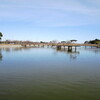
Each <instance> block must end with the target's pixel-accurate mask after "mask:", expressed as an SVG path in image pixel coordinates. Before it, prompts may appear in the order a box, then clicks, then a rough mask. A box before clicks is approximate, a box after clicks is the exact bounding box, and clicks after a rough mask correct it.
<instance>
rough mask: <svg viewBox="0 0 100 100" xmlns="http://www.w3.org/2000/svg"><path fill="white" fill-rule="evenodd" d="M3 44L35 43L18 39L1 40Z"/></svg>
mask: <svg viewBox="0 0 100 100" xmlns="http://www.w3.org/2000/svg"><path fill="white" fill-rule="evenodd" d="M1 43H2V44H23V43H25V44H29V43H34V42H33V41H18V40H5V41H1Z"/></svg>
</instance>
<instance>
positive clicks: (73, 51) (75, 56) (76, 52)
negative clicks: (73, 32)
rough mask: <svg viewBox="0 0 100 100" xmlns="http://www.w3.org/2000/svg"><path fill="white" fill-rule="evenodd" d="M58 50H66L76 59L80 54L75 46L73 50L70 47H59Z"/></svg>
mask: <svg viewBox="0 0 100 100" xmlns="http://www.w3.org/2000/svg"><path fill="white" fill-rule="evenodd" d="M56 50H57V51H58V52H65V53H67V54H69V55H70V58H71V59H76V58H77V55H79V54H80V52H79V51H76V48H73V49H71V50H69V49H68V48H60V49H58V48H57V49H56Z"/></svg>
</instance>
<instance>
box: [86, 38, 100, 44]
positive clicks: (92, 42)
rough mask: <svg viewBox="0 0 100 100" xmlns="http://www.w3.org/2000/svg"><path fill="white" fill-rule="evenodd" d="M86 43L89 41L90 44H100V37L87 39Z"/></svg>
mask: <svg viewBox="0 0 100 100" xmlns="http://www.w3.org/2000/svg"><path fill="white" fill-rule="evenodd" d="M84 43H89V44H100V39H95V40H90V41H85V42H84Z"/></svg>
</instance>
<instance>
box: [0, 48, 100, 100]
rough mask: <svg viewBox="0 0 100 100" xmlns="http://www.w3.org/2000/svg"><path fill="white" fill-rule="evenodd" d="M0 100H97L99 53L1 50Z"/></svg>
mask: <svg viewBox="0 0 100 100" xmlns="http://www.w3.org/2000/svg"><path fill="white" fill-rule="evenodd" d="M0 100H100V49H99V48H92V49H91V48H84V47H80V48H78V49H77V50H76V51H74V49H73V51H72V52H68V51H67V50H65V49H62V50H56V49H55V48H1V49H0Z"/></svg>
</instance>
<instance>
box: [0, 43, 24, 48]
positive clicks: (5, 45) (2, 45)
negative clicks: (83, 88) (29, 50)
mask: <svg viewBox="0 0 100 100" xmlns="http://www.w3.org/2000/svg"><path fill="white" fill-rule="evenodd" d="M14 47H22V46H21V45H20V44H0V48H14Z"/></svg>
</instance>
